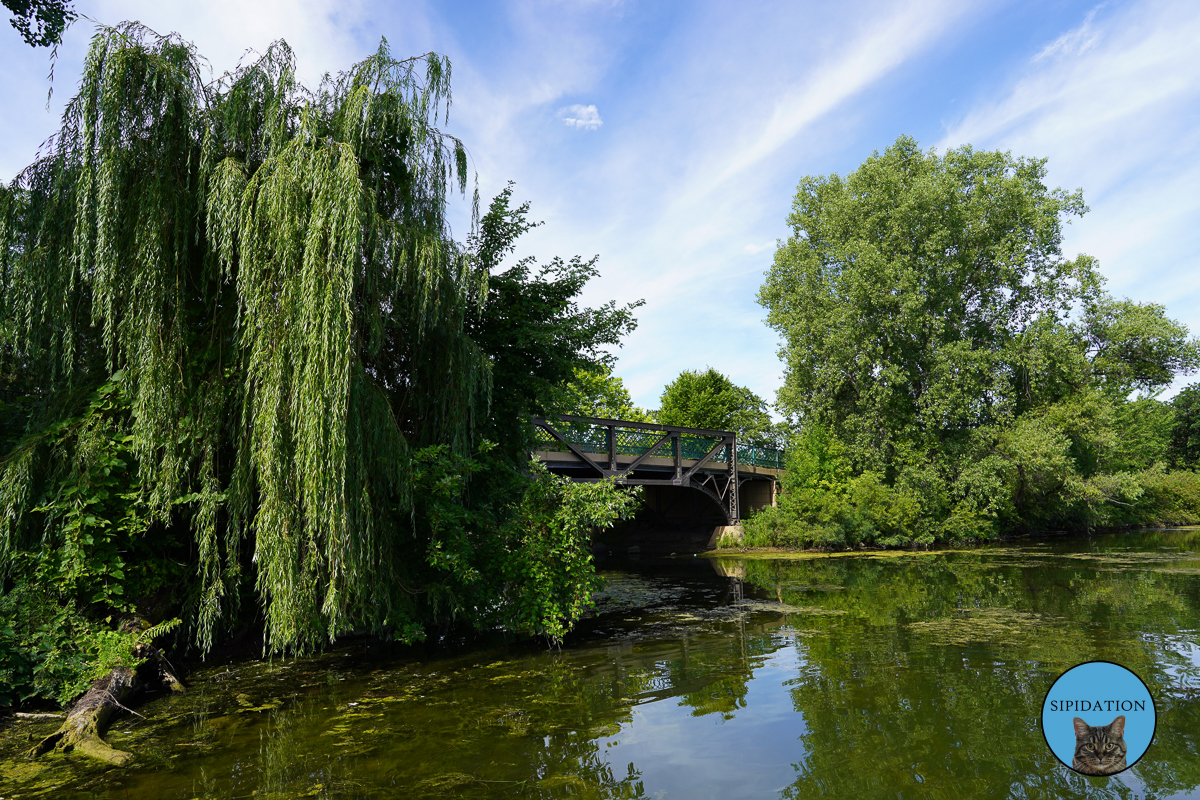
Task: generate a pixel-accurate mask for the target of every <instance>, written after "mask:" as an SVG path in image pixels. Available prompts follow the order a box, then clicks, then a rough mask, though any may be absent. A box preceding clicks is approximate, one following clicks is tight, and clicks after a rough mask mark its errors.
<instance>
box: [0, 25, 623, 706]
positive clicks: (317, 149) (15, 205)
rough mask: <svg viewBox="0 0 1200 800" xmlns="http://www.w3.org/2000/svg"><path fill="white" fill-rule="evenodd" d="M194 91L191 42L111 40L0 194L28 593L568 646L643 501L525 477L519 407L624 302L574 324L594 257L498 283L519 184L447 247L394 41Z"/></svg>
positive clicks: (612, 328) (60, 604)
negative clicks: (527, 637) (555, 640)
mask: <svg viewBox="0 0 1200 800" xmlns="http://www.w3.org/2000/svg"><path fill="white" fill-rule="evenodd" d="M200 75H201V72H200V62H199V59H198V56H197V55H196V53H195V52H194V51H193V49H192V47H191V46H190V45H188V44H187V43H185V42H183V41H181V40H179V39H178V38H177V37H174V36H167V37H162V36H158V35H156V34H154V33H152V32H150V31H148V30H146V29H144V28H142V27H140V26H138V25H136V24H125V25H123V26H120V27H118V28H101V29H99V31H98V33H97V34H96V36H95V38H94V39H93V42H92V46H91V49H90V51H89V54H88V57H87V61H86V64H85V68H84V73H83V77H82V80H81V83H80V92H79V94H78V95H77V96H76V97H75V98H74V99H73V100H72V101H71V102H70V104H69V105H68V106H67V109H66V112H65V114H64V117H63V125H62V129H61V130H60V132H59V133H58V134H57V135H56V136H55V137H54V139H53V140H52V141H51V142H50V143H49V145H48V146H47V147H46V148H45V149H44V151H43V153H42V154H41V155H40V157H39V159H38V160H37V161H36V162H35V163H34V164H33V165H31V166H30V167H29V168H27V169H26V170H25V171H24V172H23V173H22V174H21V175H19V176H18V177H17V178H16V179H15V180H14V181H13V182H12V184H11V185H8V186H0V281H2V285H0V290H2V295H0V303H2V305H0V321H2V326H3V327H2V328H0V346H2V347H3V364H2V366H0V379H2V380H3V382H4V387H3V388H4V389H5V391H6V393H5V395H4V396H5V398H6V399H7V400H9V401H10V404H11V405H12V406H13V411H14V413H13V414H12V415H10V416H9V417H8V421H7V422H6V423H5V428H4V429H3V434H4V435H5V437H6V439H5V441H4V442H3V443H2V444H4V446H5V449H6V455H5V456H4V458H3V461H2V462H0V506H2V507H3V517H2V519H0V578H2V579H3V581H4V584H3V587H2V588H3V590H4V596H5V597H12V596H16V595H15V594H14V593H20V592H25V593H28V592H34V591H36V592H38V593H40V594H39V597H41V598H42V600H39V602H42V601H43V600H44V601H45V602H44V603H42V605H45V606H46V607H47V608H50V607H54V608H58V609H63V610H65V611H64V612H63V613H69V614H75V615H78V616H80V617H81V618H85V619H87V620H91V621H93V622H94V621H95V620H98V619H99V620H102V619H104V618H105V617H112V616H113V615H114V614H117V613H123V612H129V611H133V610H138V611H140V612H142V613H147V614H149V615H151V616H161V615H162V613H165V612H166V611H170V612H171V613H175V612H176V611H177V612H178V613H179V614H180V615H181V616H182V617H183V618H184V619H185V621H186V622H187V625H186V626H185V629H186V630H188V631H190V633H191V638H192V640H193V641H194V642H195V643H196V644H197V645H198V646H199V647H200V648H201V649H202V650H207V649H208V648H209V647H211V646H212V644H213V643H214V642H215V641H216V640H217V639H218V638H219V637H220V636H221V635H222V632H223V631H225V630H227V629H228V628H229V627H230V626H233V625H238V624H241V623H242V622H244V621H245V620H247V619H253V618H255V617H257V618H258V619H259V620H260V621H261V624H262V625H263V627H264V629H265V630H264V637H265V642H264V647H265V648H266V649H268V650H273V651H297V650H299V651H303V650H308V649H311V648H313V647H315V646H318V645H319V644H320V643H322V642H325V641H330V640H332V639H334V638H335V637H337V636H338V635H340V634H342V633H344V632H347V631H351V630H356V631H370V632H375V633H379V634H385V635H393V636H396V637H399V638H401V639H403V640H408V641H411V640H414V639H419V638H421V637H422V636H424V635H425V631H426V630H427V629H429V628H430V627H431V626H439V625H447V624H451V623H453V622H454V621H455V620H459V621H463V622H467V623H470V624H474V625H479V626H484V627H490V626H495V625H504V626H508V627H510V628H512V629H514V630H520V631H524V632H529V633H541V634H545V635H548V636H551V637H556V636H559V635H561V633H562V632H563V631H564V630H566V629H567V628H569V627H570V625H571V623H572V622H573V620H575V619H576V618H578V616H579V614H580V613H581V611H582V610H583V608H584V607H585V605H586V603H587V597H588V591H589V589H590V587H591V586H592V581H593V572H592V566H591V560H590V559H591V556H590V544H589V542H588V532H589V531H590V529H591V528H593V527H604V526H606V525H608V524H611V522H612V521H613V520H614V519H615V518H617V517H618V516H621V515H624V514H626V513H628V510H629V507H630V504H631V503H632V502H633V499H632V498H631V497H630V496H628V495H625V494H621V493H619V492H618V491H617V490H616V489H615V488H614V487H612V486H610V485H608V484H599V485H595V486H574V485H571V484H567V483H564V482H562V481H560V480H557V479H555V478H553V477H551V476H550V475H548V474H546V473H544V472H542V471H539V470H537V469H533V470H532V472H531V471H530V468H529V466H528V464H526V463H524V462H523V459H524V458H525V456H524V452H525V451H524V448H523V446H524V443H525V441H526V440H527V438H528V436H529V432H528V430H527V429H528V427H529V426H528V422H527V418H522V415H523V414H526V413H528V412H530V411H541V410H544V409H543V406H544V405H545V404H546V403H548V402H549V400H548V399H547V398H548V397H549V396H550V395H554V394H555V392H558V393H560V394H561V393H562V391H564V390H563V389H562V384H564V383H565V382H567V381H569V380H570V379H571V377H572V376H573V375H574V372H575V370H576V369H579V368H584V367H595V366H597V365H600V364H603V363H605V356H604V355H603V353H602V352H601V349H600V348H601V347H602V346H604V345H609V344H614V343H616V342H617V341H618V339H619V337H620V336H621V335H622V334H623V333H624V332H626V331H627V330H629V329H630V328H631V327H632V324H633V320H632V315H631V312H630V309H618V308H616V307H615V306H614V305H612V304H609V305H608V306H605V307H602V308H601V309H595V310H593V309H580V308H578V307H577V305H576V304H575V302H574V298H575V296H576V295H577V294H578V293H579V291H580V290H581V288H582V286H583V284H584V283H585V282H586V281H587V279H588V278H590V277H591V276H592V275H593V274H594V272H595V270H594V267H593V266H592V264H591V263H590V262H581V261H579V260H578V259H575V260H573V261H571V262H566V263H564V262H562V261H557V260H556V261H555V262H554V263H553V264H552V265H551V266H550V267H548V268H547V269H545V270H542V271H540V272H539V273H536V274H535V273H533V271H532V269H531V263H530V262H528V261H522V262H520V263H518V265H517V266H516V267H513V268H512V269H509V270H507V271H504V272H499V273H498V274H495V275H492V274H491V272H492V270H495V269H497V268H498V267H499V266H500V263H501V261H502V259H503V257H504V256H505V255H506V254H507V253H509V252H511V250H512V246H513V240H514V239H515V238H516V236H518V235H519V234H520V233H521V232H522V231H523V230H525V229H526V228H527V227H528V225H526V224H525V223H524V213H525V211H526V208H525V207H524V206H522V207H521V208H519V209H516V210H510V209H509V207H508V203H509V196H510V193H511V192H510V191H506V192H505V193H503V194H502V195H501V197H499V198H497V200H496V201H495V202H494V203H493V204H492V206H491V209H490V211H489V213H488V214H487V215H485V217H484V218H483V219H482V220H480V221H479V224H478V227H477V228H475V229H473V231H472V232H471V235H470V236H469V237H468V239H467V242H466V244H456V243H455V242H454V241H453V239H452V236H451V231H450V229H449V226H448V224H447V222H446V218H445V211H446V201H447V195H448V193H449V192H450V191H451V190H452V189H457V190H458V191H464V192H465V190H466V188H467V183H468V175H467V169H466V154H465V151H464V149H463V146H462V145H461V143H460V142H459V141H458V140H456V139H454V138H453V137H451V136H448V135H446V134H444V133H442V132H441V131H440V130H439V129H438V128H437V122H438V120H439V118H444V115H445V113H446V112H447V111H448V108H449V103H450V83H449V80H450V66H449V64H448V62H446V60H445V59H444V58H442V57H440V56H438V55H435V54H428V55H425V56H421V57H418V58H413V59H404V60H397V59H395V58H393V57H392V56H391V54H390V53H389V51H388V49H387V45H386V42H385V43H383V44H382V45H381V47H380V49H379V51H378V52H377V53H375V54H374V55H373V56H371V57H370V58H368V59H367V60H365V61H363V62H362V63H360V64H358V65H356V66H355V67H353V68H352V69H351V70H349V71H347V72H345V73H341V74H339V75H336V76H327V77H326V78H325V80H324V81H323V82H322V84H321V85H320V86H319V87H317V88H316V89H313V90H309V89H306V88H305V87H303V86H300V85H299V84H298V83H297V82H296V80H295V77H294V62H293V58H292V54H291V52H290V50H289V49H288V47H287V45H286V44H283V43H282V42H281V43H277V44H276V45H274V46H272V47H271V48H270V49H269V50H268V51H267V53H266V54H265V55H264V56H262V57H261V58H259V59H257V60H252V61H249V62H248V63H244V64H243V65H242V66H240V67H239V68H238V69H237V70H236V71H235V72H233V73H230V74H226V75H224V76H222V77H221V78H220V79H218V80H216V81H214V82H211V83H205V82H203V81H202V80H201V78H200ZM488 438H490V439H491V442H489V441H488ZM493 443H494V444H493ZM497 445H498V446H497ZM47 604H48V605H47ZM8 606H10V607H11V606H12V603H11V602H9V603H8ZM25 606H28V607H30V608H34V607H37V608H41V607H42V606H39V605H37V604H32V605H30V604H24V605H23V606H22V607H25ZM31 613H32V612H31ZM38 613H39V614H41V612H38ZM54 613H58V612H54ZM47 615H49V616H47ZM43 618H44V619H55V617H54V616H53V614H51V613H50V612H49V611H47V612H46V613H45V614H42V615H41V616H40V617H38V619H43ZM39 626H41V627H39ZM44 629H45V626H44V625H43V624H42V623H41V622H38V621H37V620H34V619H32V618H30V619H28V620H25V621H21V620H18V621H17V622H16V624H12V625H8V626H7V627H0V672H2V671H4V670H6V669H15V667H12V666H11V665H13V664H17V663H18V662H20V663H25V662H31V663H34V664H35V666H34V668H33V669H34V671H37V670H39V669H40V670H43V671H44V670H45V669H47V667H45V664H46V663H47V662H46V660H45V658H42V657H41V656H38V655H37V652H35V651H36V650H37V648H38V647H41V645H40V644H37V642H39V641H41V640H40V639H39V638H38V636H39V635H38V634H37V633H36V631H38V630H44ZM31 642H33V644H31ZM51 644H53V643H51ZM54 646H57V645H54ZM77 649H79V648H77ZM86 650H87V648H86V647H82V649H81V650H80V652H84V651H86ZM39 658H40V659H41V661H40V662H39ZM38 664H40V666H39V665H38ZM64 680H65V679H64ZM62 685H65V684H64V683H63V681H60V682H59V686H60V688H61V686H62ZM33 691H36V692H37V693H40V694H47V693H48V692H47V690H45V689H44V688H39V687H37V686H35V687H34V689H33ZM56 691H57V690H56ZM49 693H51V694H53V693H54V692H49Z"/></svg>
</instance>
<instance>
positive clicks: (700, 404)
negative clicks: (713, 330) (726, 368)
mask: <svg viewBox="0 0 1200 800" xmlns="http://www.w3.org/2000/svg"><path fill="white" fill-rule="evenodd" d="M659 401H660V403H661V407H660V408H659V410H658V412H657V414H656V417H657V419H658V421H659V422H661V423H662V424H664V425H682V426H684V427H689V428H708V429H710V430H719V431H734V432H735V433H737V435H738V437H739V438H741V439H743V440H745V441H746V442H748V443H751V444H767V445H776V444H777V436H776V429H775V426H774V425H773V424H772V423H771V417H770V415H769V414H768V412H767V404H766V402H764V401H763V399H762V398H761V397H759V396H758V395H756V394H754V392H752V391H750V390H749V389H747V388H746V387H744V386H738V385H736V384H734V383H733V381H731V380H729V378H727V377H725V376H724V375H722V374H721V373H719V372H717V371H716V370H715V369H713V368H712V367H709V368H708V369H706V370H705V371H704V372H699V371H695V370H684V371H683V372H681V373H679V376H678V377H677V378H675V380H673V381H671V382H670V383H669V384H667V386H666V388H665V389H663V393H662V396H661V397H660V398H659Z"/></svg>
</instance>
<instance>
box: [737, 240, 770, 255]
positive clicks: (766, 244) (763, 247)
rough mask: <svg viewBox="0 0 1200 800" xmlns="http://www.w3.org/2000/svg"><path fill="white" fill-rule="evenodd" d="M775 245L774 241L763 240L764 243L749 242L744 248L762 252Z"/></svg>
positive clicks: (748, 250)
mask: <svg viewBox="0 0 1200 800" xmlns="http://www.w3.org/2000/svg"><path fill="white" fill-rule="evenodd" d="M774 246H775V243H774V242H763V243H762V244H748V245H746V246H745V247H743V248H742V250H744V251H745V252H747V253H761V252H762V251H763V250H766V249H768V248H772V247H774Z"/></svg>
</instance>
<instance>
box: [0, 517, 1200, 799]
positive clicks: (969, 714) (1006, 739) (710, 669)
mask: <svg viewBox="0 0 1200 800" xmlns="http://www.w3.org/2000/svg"><path fill="white" fill-rule="evenodd" d="M1198 550H1200V539H1198V538H1197V534H1196V533H1195V532H1159V533H1152V534H1139V535H1136V536H1134V535H1125V536H1115V537H1107V538H1102V537H1097V538H1095V539H1093V540H1091V541H1090V542H1076V543H1065V544H1063V545H1061V546H1056V547H1050V546H1045V545H1041V546H1030V547H1014V548H1007V549H1005V548H993V549H981V550H971V551H960V552H941V553H901V554H887V555H883V556H880V555H872V554H853V555H847V556H821V557H807V556H805V557H788V558H782V557H773V558H763V557H749V556H748V557H746V558H742V559H734V560H718V561H715V562H705V561H704V560H702V559H691V560H689V561H688V562H687V563H686V564H684V563H682V562H672V563H674V564H675V566H674V567H670V568H668V569H669V573H667V574H664V573H657V574H656V573H653V572H650V573H647V572H642V573H640V574H639V573H623V574H622V575H620V576H618V580H615V581H614V586H618V587H623V588H621V590H620V592H623V593H624V595H625V596H624V597H610V598H607V602H606V604H605V605H604V606H602V607H609V608H612V609H614V610H613V611H612V612H611V613H608V614H603V615H601V616H600V617H599V618H597V619H596V620H593V621H592V622H591V623H589V625H588V626H587V628H586V629H585V630H583V631H581V632H580V633H579V634H578V635H577V636H576V637H574V639H573V640H571V641H569V642H568V646H566V647H564V649H563V651H562V652H561V653H559V652H546V651H544V650H541V649H540V648H538V647H536V646H534V645H528V644H524V645H520V644H518V645H511V646H506V647H500V648H498V649H493V650H488V651H479V650H477V651H473V652H469V653H466V654H462V655H457V656H451V655H449V654H446V653H441V654H438V653H433V654H432V655H427V656H425V657H423V658H418V657H416V656H415V655H414V654H413V653H412V652H411V651H403V652H401V653H393V654H392V655H390V656H389V655H381V654H379V653H374V654H371V653H368V652H365V651H364V652H355V651H342V652H339V653H333V654H330V655H327V656H323V657H319V658H316V659H302V660H298V661H293V662H277V663H275V664H268V665H262V664H243V665H240V666H235V667H234V668H225V667H221V668H216V669H213V670H210V671H209V672H207V673H203V674H200V675H197V676H196V681H195V687H196V688H195V690H194V691H193V692H192V693H191V694H190V695H188V696H184V697H172V698H165V699H164V700H161V701H158V702H156V703H154V704H151V705H150V706H148V707H147V708H145V709H143V710H142V711H143V713H144V714H145V715H146V716H147V720H146V721H145V722H141V721H138V720H130V721H129V722H128V723H121V724H120V725H118V726H116V729H115V730H114V733H113V736H114V737H115V738H116V739H117V742H116V743H117V744H118V745H123V746H125V747H127V748H128V749H132V750H135V751H137V752H138V753H139V754H140V755H139V761H138V762H135V764H134V765H133V766H132V767H131V768H130V769H128V770H127V771H126V772H125V773H124V774H122V775H120V776H113V775H110V774H103V773H102V772H101V771H97V770H91V771H89V768H86V767H82V766H79V765H77V764H76V763H75V762H71V761H70V760H69V759H64V760H61V761H59V762H55V763H53V764H50V765H49V766H48V767H46V769H45V770H44V771H43V772H41V773H38V776H36V777H28V776H29V775H31V774H32V773H25V772H21V770H20V769H19V768H17V767H15V766H13V765H15V764H17V761H16V760H15V759H13V760H7V756H8V755H10V754H11V755H15V754H16V753H18V752H19V750H18V749H17V748H19V747H21V746H23V745H22V743H21V742H16V743H15V744H14V743H12V742H11V741H10V740H9V739H5V738H3V737H2V736H0V747H2V748H4V755H5V759H6V760H0V779H2V780H3V782H4V783H5V788H10V792H5V795H6V796H7V795H8V794H9V793H12V794H18V793H28V794H34V793H35V792H41V793H42V794H43V795H44V796H54V797H68V798H69V797H105V796H108V797H112V798H118V797H120V798H155V800H159V799H160V798H164V799H165V798H181V799H184V798H192V797H205V798H228V799H229V800H232V799H233V798H242V797H247V796H250V795H252V794H253V795H254V796H255V797H259V798H285V797H287V798H292V797H302V796H303V797H318V798H383V797H412V798H434V797H461V798H506V797H514V798H516V797H521V798H567V797H572V798H574V797H578V798H598V799H599V798H639V797H667V798H670V797H686V798H689V799H690V798H703V797H719V798H722V800H732V799H733V798H738V797H772V798H778V797H782V798H802V797H816V796H821V797H833V798H839V797H842V798H854V800H865V798H871V797H879V796H888V797H914V798H915V797H922V798H924V797H948V798H949V797H953V798H960V797H978V798H990V797H1055V798H1058V797H1135V796H1138V797H1141V796H1154V797H1172V796H1176V797H1179V796H1189V795H1194V794H1196V793H1198V792H1200V702H1197V696H1196V693H1197V691H1200V641H1197V638H1196V632H1197V630H1200V555H1198V554H1197V552H1196V551H1198ZM710 565H711V566H710ZM712 566H715V567H716V569H715V570H714V569H712ZM685 567H687V568H689V569H690V570H691V572H685V571H684V568H685ZM697 570H700V571H699V572H698V571H697ZM639 587H640V588H639ZM613 591H616V590H613ZM620 592H618V594H619V593H620ZM639 593H640V594H639ZM1093 659H1106V660H1111V661H1116V662H1119V663H1122V664H1125V665H1126V666H1128V667H1130V668H1131V669H1133V670H1135V671H1136V672H1138V673H1139V674H1140V675H1141V676H1142V677H1143V678H1144V679H1145V680H1146V682H1147V684H1148V685H1149V687H1150V689H1151V692H1152V693H1153V694H1154V696H1155V697H1156V699H1157V701H1158V710H1159V726H1158V732H1157V736H1156V738H1155V741H1154V743H1153V744H1152V745H1151V748H1150V750H1149V751H1148V752H1147V754H1146V756H1145V757H1144V758H1143V759H1142V761H1141V762H1139V763H1138V764H1137V765H1136V766H1135V767H1134V768H1133V770H1131V771H1130V772H1127V773H1124V774H1123V775H1121V776H1117V777H1114V778H1085V777H1083V776H1079V775H1076V774H1075V773H1073V772H1071V771H1070V770H1068V769H1066V768H1065V767H1063V766H1062V765H1060V764H1059V763H1058V762H1057V761H1056V760H1055V759H1054V757H1053V756H1052V755H1051V754H1050V752H1049V750H1048V748H1047V747H1046V745H1045V743H1044V742H1043V740H1042V735H1041V731H1040V729H1039V726H1038V719H1039V716H1040V709H1041V703H1042V698H1043V696H1044V693H1045V691H1046V690H1047V688H1048V687H1049V686H1050V684H1051V683H1052V682H1053V680H1054V678H1055V677H1056V676H1057V675H1058V674H1060V673H1061V672H1062V671H1063V670H1065V669H1066V668H1068V667H1070V666H1071V665H1073V664H1076V663H1078V662H1081V661H1087V660H1093ZM122 737H125V738H124V739H122ZM14 741H15V740H14ZM22 763H23V762H22ZM22 776H26V777H22Z"/></svg>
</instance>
